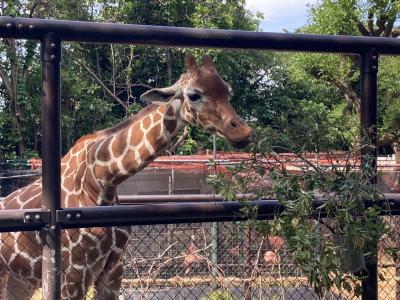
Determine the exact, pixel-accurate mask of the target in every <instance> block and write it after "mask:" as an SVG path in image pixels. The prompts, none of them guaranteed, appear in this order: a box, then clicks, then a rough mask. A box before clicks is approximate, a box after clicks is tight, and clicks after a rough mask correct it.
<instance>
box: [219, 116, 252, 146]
mask: <svg viewBox="0 0 400 300" xmlns="http://www.w3.org/2000/svg"><path fill="white" fill-rule="evenodd" d="M225 124H226V125H225V126H226V127H225V137H226V138H227V139H228V141H229V142H230V143H231V144H232V145H233V146H234V147H236V148H244V147H245V146H247V145H248V144H249V143H250V138H251V135H252V129H251V128H250V127H249V126H248V125H247V124H246V123H245V122H243V121H242V120H241V119H240V118H239V117H237V116H235V117H232V118H230V119H228V120H227V122H226V123H225Z"/></svg>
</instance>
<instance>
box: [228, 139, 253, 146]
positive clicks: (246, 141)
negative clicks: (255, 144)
mask: <svg viewBox="0 0 400 300" xmlns="http://www.w3.org/2000/svg"><path fill="white" fill-rule="evenodd" d="M229 142H230V143H231V145H232V146H233V147H235V148H237V149H243V148H246V147H247V146H248V145H249V144H250V142H251V139H250V138H245V139H243V140H241V141H229Z"/></svg>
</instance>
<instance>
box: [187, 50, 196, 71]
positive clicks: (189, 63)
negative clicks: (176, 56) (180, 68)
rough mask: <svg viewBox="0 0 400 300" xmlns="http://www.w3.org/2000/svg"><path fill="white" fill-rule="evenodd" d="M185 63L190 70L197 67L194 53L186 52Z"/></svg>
mask: <svg viewBox="0 0 400 300" xmlns="http://www.w3.org/2000/svg"><path fill="white" fill-rule="evenodd" d="M185 63H186V67H187V69H188V70H194V69H197V63H196V59H195V58H194V56H193V55H192V54H186V57H185Z"/></svg>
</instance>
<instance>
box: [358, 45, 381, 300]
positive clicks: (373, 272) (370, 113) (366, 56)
mask: <svg viewBox="0 0 400 300" xmlns="http://www.w3.org/2000/svg"><path fill="white" fill-rule="evenodd" d="M360 69H361V115H360V121H361V143H362V144H363V145H366V146H363V147H362V148H361V164H362V165H366V164H370V165H371V166H372V168H373V169H374V172H373V176H372V177H370V178H369V180H370V182H371V184H376V167H377V149H376V145H377V144H376V135H377V130H376V125H377V85H378V84H377V73H378V53H377V51H376V50H375V49H371V50H369V51H368V52H365V53H363V54H361V65H360ZM366 267H367V272H368V277H367V278H366V279H365V280H363V281H362V295H361V296H362V299H363V300H373V299H378V276H377V274H378V268H377V262H376V258H373V259H372V261H368V262H367V266H366Z"/></svg>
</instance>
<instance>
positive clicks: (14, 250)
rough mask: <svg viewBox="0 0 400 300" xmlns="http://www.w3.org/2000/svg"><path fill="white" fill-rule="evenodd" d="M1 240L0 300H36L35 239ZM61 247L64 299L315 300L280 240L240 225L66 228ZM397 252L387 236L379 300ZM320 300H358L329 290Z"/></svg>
mask: <svg viewBox="0 0 400 300" xmlns="http://www.w3.org/2000/svg"><path fill="white" fill-rule="evenodd" d="M385 218H386V220H387V221H388V222H389V223H390V225H391V226H393V229H397V228H396V226H397V227H398V226H399V225H400V224H397V223H398V222H399V221H400V220H399V218H398V217H385ZM128 231H129V232H128ZM127 234H129V240H128V242H127V245H126V248H125V250H124V251H123V250H122V249H121V248H119V247H123V245H124V242H125V239H126V237H127ZM0 237H1V242H0V252H1V255H0V265H1V267H0V268H1V269H0V272H1V276H2V277H1V279H0V285H1V290H0V295H1V297H0V299H41V291H40V289H38V288H40V287H41V282H40V278H41V262H42V249H41V239H40V235H39V234H38V232H34V231H33V232H17V233H1V236H0ZM110 237H112V238H111V239H110ZM62 243H63V246H62V253H61V255H62V281H63V285H62V296H63V297H64V298H65V299H113V298H112V297H111V294H112V293H113V292H114V291H115V293H116V294H117V299H210V300H211V299H221V300H225V299H228V300H230V299H263V300H264V299H274V300H275V299H276V300H277V299H321V297H318V296H317V294H316V293H315V292H314V290H313V288H312V287H311V286H310V285H309V284H308V281H307V279H306V278H305V276H304V275H303V274H302V273H301V271H300V269H299V268H298V267H296V266H295V265H294V264H293V261H292V258H291V255H290V253H289V252H288V251H287V250H286V249H285V241H284V239H283V238H281V237H275V236H260V235H259V234H258V233H257V232H256V231H255V230H253V229H252V228H251V227H249V226H247V225H246V224H245V222H237V223H233V222H219V223H216V222H211V223H185V224H168V225H167V224H165V225H164V224H162V225H141V226H132V227H119V228H118V227H101V228H100V227H93V228H81V229H69V230H64V231H63V235H62ZM396 246H397V241H396V240H394V239H393V238H392V237H389V236H388V237H385V238H384V239H383V240H382V241H381V243H380V245H379V251H378V257H379V258H378V273H379V283H378V293H379V299H393V300H394V299H398V297H397V296H396V291H397V290H398V288H399V287H397V286H396V284H397V276H396V266H399V262H398V261H394V260H393V258H391V256H390V255H389V254H388V253H386V252H385V249H388V248H392V247H396ZM120 256H122V259H121V260H119V257H120ZM121 262H122V264H121ZM7 273H8V274H10V275H9V277H8V283H7V284H8V286H7V287H6V286H5V284H6V283H5V282H6V279H7V278H6V277H7V275H6V274H7ZM120 284H121V286H120ZM111 290H113V291H111ZM397 293H398V291H397ZM31 297H32V298H31ZM322 299H357V297H355V296H354V295H352V294H349V293H348V292H346V291H345V290H337V289H333V290H332V291H330V292H326V293H325V294H324V295H323V297H322Z"/></svg>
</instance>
